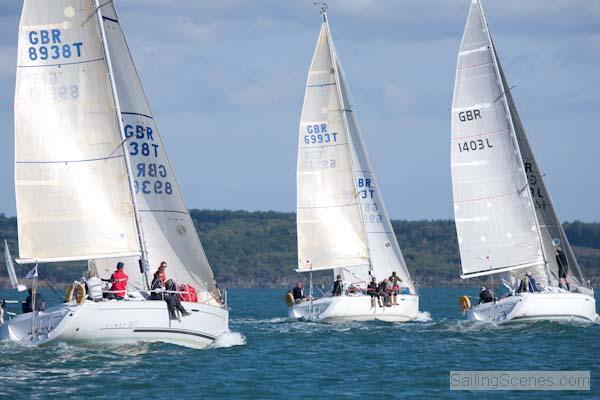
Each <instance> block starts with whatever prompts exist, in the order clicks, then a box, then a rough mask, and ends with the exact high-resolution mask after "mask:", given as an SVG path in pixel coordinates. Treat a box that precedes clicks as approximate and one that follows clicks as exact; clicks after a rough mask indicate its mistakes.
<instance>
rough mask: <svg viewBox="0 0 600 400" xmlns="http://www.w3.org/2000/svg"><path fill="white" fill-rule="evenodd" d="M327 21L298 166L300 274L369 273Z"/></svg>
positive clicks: (308, 98) (309, 87) (315, 63)
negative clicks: (350, 270)
mask: <svg viewBox="0 0 600 400" xmlns="http://www.w3.org/2000/svg"><path fill="white" fill-rule="evenodd" d="M332 54H333V52H332V48H331V47H330V38H329V29H328V26H327V22H326V21H325V22H323V24H322V26H321V31H320V33H319V39H318V41H317V46H316V48H315V52H314V55H313V59H312V63H311V66H310V70H309V73H308V81H307V84H306V93H305V96H304V106H303V108H302V117H301V120H300V130H299V142H298V166H297V227H298V269H300V270H318V269H332V268H341V267H359V268H368V264H369V259H368V250H367V243H366V240H365V232H364V227H363V224H362V221H361V212H360V208H359V207H360V201H359V200H358V198H357V193H356V189H355V186H354V174H353V167H352V154H351V151H350V145H349V140H348V132H347V131H346V127H345V124H344V121H343V116H342V110H341V107H342V106H341V102H340V98H339V95H338V91H339V89H338V88H337V85H338V84H339V82H338V74H337V71H336V65H335V64H334V62H335V61H334V60H333V59H332Z"/></svg>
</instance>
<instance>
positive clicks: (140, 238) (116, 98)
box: [94, 0, 150, 289]
mask: <svg viewBox="0 0 600 400" xmlns="http://www.w3.org/2000/svg"><path fill="white" fill-rule="evenodd" d="M94 3H95V6H96V17H97V19H98V25H99V26H100V33H101V38H102V50H103V52H104V56H105V58H106V66H107V67H108V75H109V78H110V86H111V89H112V94H113V99H114V102H115V109H116V116H117V121H118V124H119V131H120V135H121V147H122V149H123V156H124V159H125V168H126V171H127V181H128V182H129V191H130V193H131V202H132V206H133V213H134V216H135V227H136V230H137V234H138V235H137V236H138V242H139V245H140V256H141V262H142V265H141V267H142V268H141V269H142V270H141V271H140V273H141V274H142V275H143V276H144V280H145V283H146V287H147V288H148V289H150V283H149V281H148V252H147V250H146V244H145V241H144V235H143V232H142V227H141V223H140V215H139V211H138V205H137V200H136V196H135V189H134V184H133V178H132V173H131V164H130V160H129V151H128V150H127V148H126V147H125V143H126V141H127V137H126V136H125V128H124V127H123V120H122V119H121V106H120V104H119V96H118V93H117V84H116V82H115V77H114V73H113V68H112V61H111V59H110V52H109V51H108V46H107V39H106V31H105V29H104V23H103V21H102V10H100V8H101V7H102V6H104V5H106V4H108V2H107V3H104V4H102V5H100V4H99V0H94Z"/></svg>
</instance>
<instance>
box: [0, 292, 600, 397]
mask: <svg viewBox="0 0 600 400" xmlns="http://www.w3.org/2000/svg"><path fill="white" fill-rule="evenodd" d="M44 293H45V297H46V299H47V302H48V303H50V302H52V300H53V298H54V299H56V296H54V297H53V294H52V292H44ZM285 293H286V291H285V290H277V289H232V290H230V291H229V301H230V305H231V307H232V309H231V314H230V318H231V320H230V328H231V331H232V332H231V333H229V334H227V335H224V336H223V337H220V338H219V339H218V340H217V341H216V342H215V344H214V345H213V346H211V348H209V349H205V350H194V349H189V348H185V347H180V346H174V345H170V344H162V343H153V344H143V343H140V344H137V345H123V346H102V347H94V346H86V347H78V346H74V345H68V344H64V343H56V344H52V345H48V346H42V347H38V348H23V347H20V346H17V345H15V344H14V343H6V342H3V343H0V397H1V398H39V399H48V398H60V399H64V398H66V397H76V398H106V399H109V398H110V399H115V398H136V399H155V398H170V399H175V398H209V399H254V398H257V399H286V400H287V399H316V398H356V399H370V398H373V399H387V398H390V399H392V398H399V399H410V398H419V399H430V398H463V397H464V398H474V399H475V398H477V399H480V398H482V397H488V396H494V397H498V395H500V397H501V398H527V399H532V398H541V397H542V396H543V397H544V398H549V399H552V398H556V399H558V398H561V399H562V398H573V399H579V398H582V397H596V398H599V397H600V359H599V358H600V325H597V324H587V325H586V324H573V323H550V322H536V323H529V324H516V325H507V326H493V325H486V324H481V323H473V322H467V321H464V320H463V319H462V316H461V314H460V310H459V307H458V297H459V296H460V295H462V294H465V293H466V294H471V295H474V294H475V292H474V291H472V290H471V291H465V290H463V289H422V290H421V291H420V295H421V310H423V312H422V314H421V316H420V318H419V320H418V321H416V322H411V323H396V324H393V323H385V322H347V323H336V324H318V323H312V322H298V321H293V320H290V319H288V318H287V317H286V314H287V307H286V306H285V303H284V300H283V298H284V294H285ZM14 295H15V292H12V291H3V292H0V298H7V299H8V298H14ZM54 301H56V300H54ZM453 370H520V371H522V370H536V371H540V370H578V371H582V370H583V371H590V372H591V391H586V392H583V391H579V392H565V391H554V392H552V391H547V392H525V391H521V392H517V391H513V392H501V393H498V392H495V393H492V392H464V391H460V392H457V391H450V390H449V372H450V371H453Z"/></svg>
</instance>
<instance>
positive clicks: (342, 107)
mask: <svg viewBox="0 0 600 400" xmlns="http://www.w3.org/2000/svg"><path fill="white" fill-rule="evenodd" d="M315 4H316V5H319V10H320V12H321V15H322V16H323V22H324V23H325V25H326V26H327V42H328V44H329V55H330V57H331V63H332V64H333V66H334V71H333V75H334V78H335V81H336V85H335V86H336V91H337V93H338V98H339V102H340V111H341V114H342V123H343V124H344V129H345V130H346V133H347V137H348V144H349V146H348V148H349V150H350V153H351V156H350V168H351V169H352V187H353V189H354V191H355V194H354V196H355V197H357V196H358V192H357V191H356V167H355V166H354V157H353V155H354V151H353V147H354V144H353V141H352V135H351V134H350V129H349V127H348V119H347V116H346V113H347V112H349V111H350V112H351V111H352V110H349V109H347V108H346V104H344V97H343V95H342V89H341V87H340V84H341V79H340V75H339V68H338V62H337V57H336V54H335V51H334V47H333V41H332V39H331V30H330V29H329V20H328V19H327V3H324V2H323V3H315ZM358 213H359V215H360V224H361V226H362V236H363V240H364V242H365V245H366V248H367V259H368V262H369V276H371V275H372V272H373V264H372V263H371V250H370V249H369V242H368V239H367V232H366V227H365V217H364V215H363V209H362V204H361V202H360V200H358Z"/></svg>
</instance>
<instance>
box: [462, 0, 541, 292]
mask: <svg viewBox="0 0 600 400" xmlns="http://www.w3.org/2000/svg"><path fill="white" fill-rule="evenodd" d="M458 54H459V55H458V62H457V68H456V80H455V84H454V98H453V102H452V147H451V160H452V161H451V165H452V184H453V194H454V213H455V221H456V230H457V235H458V241H459V247H460V255H461V263H462V269H463V275H464V276H470V275H471V276H474V275H477V274H486V273H494V272H501V271H506V270H509V269H517V268H526V267H528V268H530V269H531V270H533V269H534V268H535V272H536V275H538V277H540V275H541V277H543V278H544V279H543V281H547V277H546V275H545V270H544V267H543V265H544V255H543V249H542V247H541V242H540V238H539V230H538V227H537V221H536V219H535V214H534V212H533V210H532V207H531V194H530V192H529V187H528V182H527V177H526V175H525V171H524V169H523V162H522V160H521V157H520V154H519V148H518V143H517V141H516V138H515V133H514V128H513V124H512V121H511V115H510V111H509V109H508V107H507V103H506V100H505V96H504V94H505V92H506V88H505V87H504V86H503V84H502V81H501V79H500V76H499V73H498V68H497V66H496V62H497V60H496V57H495V54H494V50H493V43H492V42H491V39H490V36H489V33H488V31H487V25H486V23H485V19H484V16H483V13H482V11H481V7H480V4H479V2H478V1H475V0H474V1H473V2H472V4H471V9H470V11H469V17H468V20H467V25H466V27H465V32H464V34H463V38H462V42H461V45H460V50H459V53H458Z"/></svg>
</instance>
